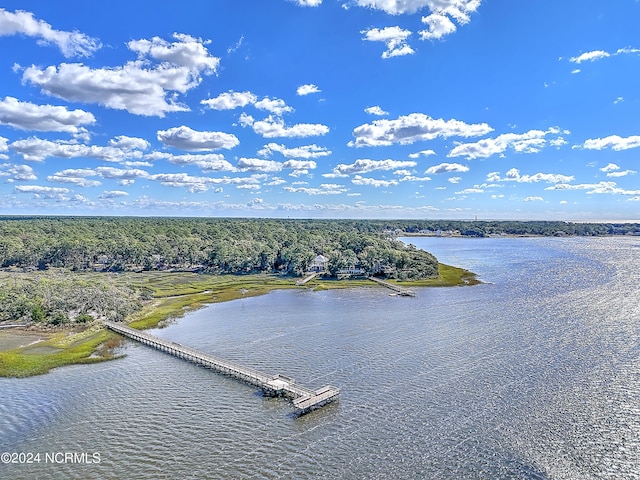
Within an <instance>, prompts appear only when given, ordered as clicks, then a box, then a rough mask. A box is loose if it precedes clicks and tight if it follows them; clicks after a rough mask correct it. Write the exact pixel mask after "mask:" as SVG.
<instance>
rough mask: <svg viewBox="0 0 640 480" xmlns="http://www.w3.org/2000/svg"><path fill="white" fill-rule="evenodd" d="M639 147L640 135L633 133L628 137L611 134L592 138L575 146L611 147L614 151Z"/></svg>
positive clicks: (590, 147) (585, 147)
mask: <svg viewBox="0 0 640 480" xmlns="http://www.w3.org/2000/svg"><path fill="white" fill-rule="evenodd" d="M638 147H640V135H632V136H630V137H626V138H624V137H620V136H618V135H610V136H608V137H605V138H590V139H588V140H586V141H585V142H584V143H583V144H582V145H578V146H574V147H573V148H584V149H586V150H603V149H605V148H611V149H612V150H614V151H620V150H629V149H630V148H638Z"/></svg>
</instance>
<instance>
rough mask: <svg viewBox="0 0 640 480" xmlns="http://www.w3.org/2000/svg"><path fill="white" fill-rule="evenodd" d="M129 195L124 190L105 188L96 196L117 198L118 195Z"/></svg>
mask: <svg viewBox="0 0 640 480" xmlns="http://www.w3.org/2000/svg"><path fill="white" fill-rule="evenodd" d="M128 195H129V193H128V192H124V191H122V190H107V191H105V192H103V193H102V194H101V195H100V196H99V197H98V198H105V199H106V198H118V197H127V196H128Z"/></svg>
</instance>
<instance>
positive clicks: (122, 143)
mask: <svg viewBox="0 0 640 480" xmlns="http://www.w3.org/2000/svg"><path fill="white" fill-rule="evenodd" d="M109 145H110V146H112V147H114V148H119V149H121V150H129V151H131V150H146V149H147V148H149V147H150V144H149V142H148V141H146V140H145V139H144V138H137V137H128V136H126V135H118V136H117V137H115V138H112V139H111V140H109Z"/></svg>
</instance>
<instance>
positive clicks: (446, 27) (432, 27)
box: [418, 13, 456, 40]
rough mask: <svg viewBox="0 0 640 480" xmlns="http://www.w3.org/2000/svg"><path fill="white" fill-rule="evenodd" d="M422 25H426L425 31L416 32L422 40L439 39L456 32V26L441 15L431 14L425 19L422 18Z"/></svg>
mask: <svg viewBox="0 0 640 480" xmlns="http://www.w3.org/2000/svg"><path fill="white" fill-rule="evenodd" d="M422 23H424V24H425V25H427V29H426V30H421V31H420V32H418V33H419V34H420V38H421V39H422V40H427V39H429V40H436V39H440V38H442V37H444V36H445V35H449V34H450V33H453V32H455V31H456V24H455V23H453V22H452V21H451V19H450V18H449V17H447V16H446V15H443V14H441V13H432V14H431V15H429V16H427V17H422Z"/></svg>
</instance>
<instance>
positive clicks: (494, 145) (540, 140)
mask: <svg viewBox="0 0 640 480" xmlns="http://www.w3.org/2000/svg"><path fill="white" fill-rule="evenodd" d="M560 133H564V134H568V133H569V132H568V131H567V130H564V131H561V130H560V129H559V128H557V127H552V128H549V129H548V130H546V131H542V130H529V131H528V132H526V133H521V134H516V133H503V134H502V135H499V136H498V137H496V138H485V139H483V140H480V141H478V142H475V143H462V144H459V145H457V146H456V147H454V148H453V149H452V150H451V151H450V152H449V154H448V155H447V156H448V157H466V158H467V159H468V160H473V159H475V158H488V157H490V156H492V155H495V154H501V153H504V152H505V151H506V150H507V149H509V148H511V149H513V150H515V151H516V152H517V153H537V152H539V151H540V150H542V149H543V148H544V147H546V146H547V145H552V146H556V147H559V146H561V145H564V144H565V143H566V142H565V140H564V139H563V138H562V137H561V136H558V137H556V138H554V139H552V140H549V141H548V140H547V139H546V138H545V137H546V136H547V135H558V134H560Z"/></svg>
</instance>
